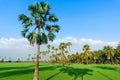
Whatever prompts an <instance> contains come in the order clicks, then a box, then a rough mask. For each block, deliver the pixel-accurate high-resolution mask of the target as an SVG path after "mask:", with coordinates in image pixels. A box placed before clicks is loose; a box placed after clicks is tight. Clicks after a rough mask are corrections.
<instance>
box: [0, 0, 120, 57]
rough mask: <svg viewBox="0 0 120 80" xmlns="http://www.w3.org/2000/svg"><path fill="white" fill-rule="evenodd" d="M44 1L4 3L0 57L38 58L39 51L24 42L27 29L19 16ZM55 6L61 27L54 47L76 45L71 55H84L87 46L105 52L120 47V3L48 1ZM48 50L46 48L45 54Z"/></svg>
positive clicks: (105, 0)
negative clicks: (83, 49) (74, 53)
mask: <svg viewBox="0 0 120 80" xmlns="http://www.w3.org/2000/svg"><path fill="white" fill-rule="evenodd" d="M35 1H40V0H11V1H9V0H0V28H1V29H0V56H3V57H4V56H7V57H11V58H12V59H17V58H18V57H20V58H22V59H25V57H26V56H27V55H28V54H32V55H34V54H35V53H36V47H31V46H29V42H28V41H27V40H26V39H24V38H22V36H21V34H20V31H21V30H22V29H23V27H22V25H21V22H20V21H18V15H19V14H21V13H24V14H26V15H28V14H29V12H28V7H27V6H28V5H30V4H32V3H33V2H35ZM45 1H46V2H49V3H50V5H51V12H52V13H55V14H56V15H57V16H58V18H59V22H58V24H59V25H60V28H61V30H60V32H59V33H58V34H57V36H56V40H55V41H54V42H52V43H50V44H52V45H55V46H57V45H58V44H59V43H60V42H67V41H70V42H72V44H73V45H72V47H71V52H76V51H78V52H81V51H82V47H83V45H84V44H89V45H90V47H91V50H97V49H102V48H103V46H105V45H111V46H113V47H116V46H117V44H118V42H119V41H120V37H119V35H120V32H119V30H120V1H119V0H45ZM44 49H45V47H44V46H42V50H44Z"/></svg>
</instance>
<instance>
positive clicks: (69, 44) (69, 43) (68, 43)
mask: <svg viewBox="0 0 120 80" xmlns="http://www.w3.org/2000/svg"><path fill="white" fill-rule="evenodd" d="M66 45H67V46H68V49H69V50H68V51H70V46H71V45H72V43H71V42H67V43H66Z"/></svg>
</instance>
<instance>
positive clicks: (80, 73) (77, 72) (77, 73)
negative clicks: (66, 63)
mask: <svg viewBox="0 0 120 80" xmlns="http://www.w3.org/2000/svg"><path fill="white" fill-rule="evenodd" d="M60 71H61V72H63V73H67V74H68V75H69V76H74V78H73V79H72V80H77V79H78V78H79V77H81V80H84V76H85V75H92V73H91V72H93V70H91V69H86V68H83V69H80V68H73V67H65V68H62V69H60Z"/></svg>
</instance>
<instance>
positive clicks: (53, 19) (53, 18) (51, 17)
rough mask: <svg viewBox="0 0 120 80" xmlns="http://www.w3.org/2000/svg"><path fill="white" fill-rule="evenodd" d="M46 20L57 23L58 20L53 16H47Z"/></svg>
mask: <svg viewBox="0 0 120 80" xmlns="http://www.w3.org/2000/svg"><path fill="white" fill-rule="evenodd" d="M48 20H49V21H51V22H57V21H58V18H57V17H56V16H55V15H54V14H51V15H50V16H49V18H48Z"/></svg>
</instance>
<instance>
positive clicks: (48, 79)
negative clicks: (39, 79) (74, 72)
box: [46, 72, 61, 80]
mask: <svg viewBox="0 0 120 80" xmlns="http://www.w3.org/2000/svg"><path fill="white" fill-rule="evenodd" d="M60 73H61V72H58V73H55V74H53V75H52V76H50V77H48V78H47V79H46V80H50V79H52V78H53V77H55V76H57V75H58V74H60Z"/></svg>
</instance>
